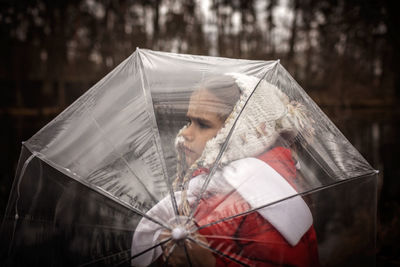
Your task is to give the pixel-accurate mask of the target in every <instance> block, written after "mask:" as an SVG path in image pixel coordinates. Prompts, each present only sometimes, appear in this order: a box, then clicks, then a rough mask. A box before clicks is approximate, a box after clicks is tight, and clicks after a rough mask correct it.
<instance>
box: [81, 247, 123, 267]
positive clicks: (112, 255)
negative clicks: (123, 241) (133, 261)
mask: <svg viewBox="0 0 400 267" xmlns="http://www.w3.org/2000/svg"><path fill="white" fill-rule="evenodd" d="M129 250H130V249H126V250H123V251H120V252H117V253H113V254H111V255H107V256H104V257H102V258H99V259H96V260H93V261H91V262H87V263H84V264H81V265H78V267H83V266H88V265H91V264H93V263H97V262H100V261H102V260H104V259H107V258H110V257H114V256H115V255H118V254H121V253H125V252H128V251H129ZM125 261H126V260H124V262H125Z"/></svg>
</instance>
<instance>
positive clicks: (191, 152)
mask: <svg viewBox="0 0 400 267" xmlns="http://www.w3.org/2000/svg"><path fill="white" fill-rule="evenodd" d="M183 150H184V151H185V154H186V155H190V154H195V153H196V152H194V151H193V150H191V149H190V148H188V147H187V146H183Z"/></svg>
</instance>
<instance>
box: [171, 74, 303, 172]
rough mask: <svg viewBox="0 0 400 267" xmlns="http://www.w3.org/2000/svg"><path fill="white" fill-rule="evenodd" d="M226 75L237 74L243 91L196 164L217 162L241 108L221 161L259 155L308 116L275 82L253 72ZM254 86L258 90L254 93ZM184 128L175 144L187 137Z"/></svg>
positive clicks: (292, 132) (207, 165)
mask: <svg viewBox="0 0 400 267" xmlns="http://www.w3.org/2000/svg"><path fill="white" fill-rule="evenodd" d="M226 75H229V76H231V77H233V78H234V80H235V82H236V84H237V85H238V87H239V88H240V90H241V95H240V98H239V100H238V102H237V103H236V105H235V106H234V108H233V110H232V113H231V114H230V115H229V116H228V118H227V119H226V121H225V123H224V126H223V127H222V128H221V129H220V130H219V132H218V133H217V135H216V136H215V137H214V138H212V139H210V140H209V141H208V142H207V144H206V146H205V148H204V150H203V153H202V155H201V156H200V157H199V158H198V159H197V161H196V162H195V163H194V164H195V165H196V167H205V168H210V167H211V166H212V165H213V164H214V162H215V160H216V158H217V156H218V153H219V151H220V149H221V147H222V146H223V144H224V142H225V140H226V139H227V137H228V135H229V132H230V130H231V128H232V126H233V125H234V122H235V120H236V119H237V117H238V116H239V114H240V112H241V111H242V110H243V111H242V113H241V114H240V116H239V119H238V122H237V123H236V125H235V129H234V130H233V132H232V135H231V137H230V139H229V141H228V145H227V147H226V149H225V151H224V153H223V154H222V157H221V159H220V161H219V165H225V164H228V163H229V162H231V161H234V160H237V159H241V158H246V157H256V156H258V155H260V154H261V153H263V152H265V151H267V150H268V149H270V148H271V147H272V146H273V145H274V144H275V143H276V141H277V140H278V138H279V137H281V136H282V134H285V138H289V139H292V138H294V137H295V136H296V135H297V133H298V131H299V130H301V129H302V128H304V126H305V121H306V120H307V117H306V114H305V113H306V112H305V109H304V106H303V105H301V104H300V103H298V102H294V101H292V102H289V98H288V96H287V95H286V94H285V93H283V92H282V91H281V90H279V89H278V88H277V87H276V86H274V85H272V84H270V83H268V82H267V81H265V80H261V81H260V79H259V78H257V77H254V76H248V75H244V74H239V73H228V74H226ZM256 87H257V88H256ZM253 90H255V91H254V93H253V94H252V95H251V93H252V92H253ZM250 95H251V97H250V99H249V100H248V98H249V96H250ZM247 100H248V103H247V104H246V101H247ZM245 105H246V106H245ZM243 107H244V109H243ZM184 128H185V127H184ZM184 128H183V129H184ZM183 129H182V130H183ZM182 130H181V131H182ZM181 131H180V132H179V133H178V136H177V139H176V145H178V144H180V143H181V142H183V141H184V140H183V137H182V136H181V134H180V133H181ZM285 141H287V142H288V143H291V142H292V140H285ZM192 167H193V166H192ZM178 169H179V168H178Z"/></svg>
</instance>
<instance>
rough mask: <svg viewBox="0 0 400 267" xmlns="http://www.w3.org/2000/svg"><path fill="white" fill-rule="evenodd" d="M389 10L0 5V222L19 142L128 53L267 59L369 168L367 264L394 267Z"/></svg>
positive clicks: (395, 84)
mask: <svg viewBox="0 0 400 267" xmlns="http://www.w3.org/2000/svg"><path fill="white" fill-rule="evenodd" d="M396 3H397V1H390V0H347V1H344V0H331V1H328V0H319V1H317V0H301V1H300V0H286V1H284V0H280V1H279V0H258V1H257V0H249V1H245V0H232V1H227V0H208V1H199V0H197V1H196V0H180V1H178V0H150V1H144V0H136V1H134V0H118V1H117V0H115V1H111V0H70V1H57V0H41V1H33V0H32V1H24V0H19V1H11V0H9V1H4V0H0V39H1V42H0V125H1V127H2V130H1V132H0V133H1V137H0V149H1V151H2V153H1V155H0V162H1V163H0V175H1V178H0V214H1V216H2V215H3V214H4V211H5V207H6V203H7V197H8V194H9V191H10V188H11V185H12V182H13V179H14V172H15V168H16V165H17V161H18V156H19V153H20V147H21V142H22V141H24V140H27V139H28V138H29V137H31V136H32V135H33V134H34V133H35V132H37V131H38V130H39V129H40V128H41V127H43V126H44V125H45V124H46V123H48V122H49V121H50V120H51V119H53V118H54V117H55V116H56V115H57V114H58V113H59V112H61V111H62V110H63V109H64V108H65V107H67V106H68V105H69V104H71V103H72V102H73V101H74V100H75V99H76V98H78V97H79V96H80V95H81V94H82V93H83V92H85V91H86V90H87V89H89V88H90V86H91V85H93V84H94V83H95V82H96V81H98V80H99V79H100V78H101V77H103V76H104V75H105V74H107V73H108V72H109V71H110V70H111V69H113V68H114V67H115V66H116V65H117V64H119V63H120V62H121V61H122V60H123V59H125V58H126V57H128V56H129V55H130V54H131V53H133V52H134V50H135V48H136V47H140V48H149V49H154V50H161V51H172V52H178V53H190V54H199V55H213V56H224V57H233V58H244V59H259V60H272V59H278V58H279V59H281V64H282V65H283V66H284V67H285V68H286V69H288V71H289V72H290V73H291V74H292V75H293V76H294V77H295V79H296V80H297V81H298V82H299V84H300V85H301V86H302V87H303V88H304V89H305V91H306V92H307V93H308V94H309V95H310V96H311V97H312V98H313V99H314V100H315V101H316V102H317V103H318V104H319V106H320V107H321V108H322V109H323V110H324V112H325V113H327V115H328V116H329V117H330V118H331V119H332V120H333V121H334V122H335V124H336V125H337V126H338V127H339V128H340V129H341V131H342V132H343V133H344V134H345V136H347V137H348V139H349V140H350V141H351V142H352V143H353V144H354V145H355V146H356V147H357V149H359V151H360V152H361V153H362V154H363V155H364V157H365V158H366V159H367V160H368V161H369V162H370V163H371V165H372V166H373V167H374V168H375V169H378V170H380V176H379V179H380V180H379V203H378V228H377V232H378V235H377V253H378V258H377V263H378V265H399V266H400V244H399V243H400V180H399V179H400V164H399V163H398V159H399V157H398V156H397V153H398V152H397V151H399V152H400V140H399V138H400V117H399V113H400V108H399V104H400V30H399V29H400V28H399V27H400V16H399V14H398V13H399V4H396ZM366 197H368V196H366Z"/></svg>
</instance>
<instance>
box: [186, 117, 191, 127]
mask: <svg viewBox="0 0 400 267" xmlns="http://www.w3.org/2000/svg"><path fill="white" fill-rule="evenodd" d="M190 124H192V120H191V119H189V118H186V125H187V126H189V125H190Z"/></svg>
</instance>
